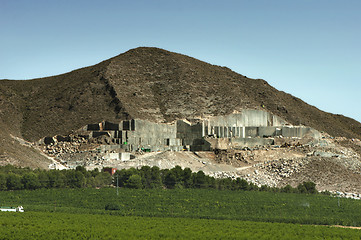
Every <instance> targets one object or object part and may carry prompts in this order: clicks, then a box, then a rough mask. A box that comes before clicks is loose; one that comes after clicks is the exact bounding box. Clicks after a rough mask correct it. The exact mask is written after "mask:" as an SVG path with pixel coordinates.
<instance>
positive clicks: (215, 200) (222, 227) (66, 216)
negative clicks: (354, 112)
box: [0, 188, 361, 239]
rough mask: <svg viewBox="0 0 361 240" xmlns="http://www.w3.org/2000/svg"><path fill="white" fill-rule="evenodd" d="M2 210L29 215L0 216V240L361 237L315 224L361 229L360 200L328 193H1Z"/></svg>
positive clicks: (360, 233)
mask: <svg viewBox="0 0 361 240" xmlns="http://www.w3.org/2000/svg"><path fill="white" fill-rule="evenodd" d="M0 205H2V206H18V205H22V206H24V208H25V211H26V212H25V213H4V212H2V213H0V225H1V229H0V239H45V238H46V239H49V236H51V238H52V239H114V238H119V237H121V238H123V239H129V238H130V239H131V238H143V239H144V238H147V239H158V238H169V239H185V238H186V239H192V238H193V239H197V238H203V239H225V238H229V239H234V238H237V239H301V238H302V239H333V238H334V239H340V238H341V239H361V230H356V229H340V228H334V227H327V226H313V225H315V224H316V225H350V226H360V225H361V212H360V211H359V210H360V209H361V201H359V200H351V199H337V198H334V197H330V196H325V195H305V194H290V193H271V192H254V191H219V190H209V189H208V190H206V189H178V190H162V189H158V190H136V189H119V195H117V194H116V189H115V188H103V189H39V190H34V191H26V190H22V191H2V192H0ZM109 206H111V207H110V208H111V209H117V210H105V209H106V208H107V207H109ZM20 230H21V231H20ZM15 233H16V234H20V233H21V234H23V235H14V234H15ZM14 236H17V237H14Z"/></svg>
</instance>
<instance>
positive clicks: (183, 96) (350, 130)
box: [0, 47, 361, 162]
mask: <svg viewBox="0 0 361 240" xmlns="http://www.w3.org/2000/svg"><path fill="white" fill-rule="evenodd" d="M244 108H251V109H261V108H264V109H265V110H268V111H270V112H272V113H274V114H276V115H278V116H280V117H282V118H284V119H285V120H287V121H288V122H290V123H292V124H304V125H308V126H311V127H313V128H315V129H317V130H320V131H324V132H327V133H329V134H330V135H332V136H343V137H348V138H361V124H360V123H359V122H357V121H355V120H353V119H350V118H347V117H344V116H340V115H334V114H330V113H326V112H323V111H320V110H319V109H317V108H316V107H314V106H310V105H308V104H306V103H305V102H303V101H302V100H300V99H298V98H296V97H293V96H291V95H289V94H287V93H284V92H281V91H278V90H276V89H275V88H273V87H272V86H270V85H269V84H268V83H267V82H266V81H264V80H261V79H250V78H247V77H246V76H243V75H241V74H238V73H235V72H233V71H231V70H230V69H228V68H226V67H220V66H215V65H211V64H208V63H205V62H202V61H199V60H197V59H194V58H191V57H188V56H184V55H181V54H177V53H172V52H168V51H166V50H162V49H158V48H145V47H142V48H136V49H132V50H129V51H128V52H125V53H123V54H121V55H119V56H116V57H114V58H111V59H109V60H106V61H104V62H101V63H99V64H97V65H94V66H90V67H86V68H82V69H78V70H75V71H72V72H70V73H66V74H62V75H58V76H53V77H47V78H41V79H33V80H26V81H10V80H1V81H0V127H1V128H2V131H1V133H0V137H1V141H2V143H1V146H0V158H2V159H5V158H6V157H9V156H10V157H11V158H13V159H30V160H29V161H30V162H31V159H33V158H34V156H32V155H31V154H30V153H29V152H28V150H29V149H27V148H26V146H23V145H20V144H19V143H18V141H16V140H14V139H15V138H14V137H20V138H24V139H26V140H28V141H36V140H38V139H40V138H42V137H44V136H53V135H56V134H67V133H70V132H71V131H73V130H76V129H78V128H80V127H82V126H84V125H86V124H88V123H95V122H100V121H101V120H109V121H117V120H118V119H129V118H140V119H148V120H153V121H158V122H171V121H173V120H176V119H179V118H201V117H204V116H210V115H223V114H228V113H232V112H236V111H240V110H241V109H244ZM10 134H11V135H12V136H14V137H11V136H10ZM17 144H18V145H19V146H21V147H19V148H17V147H16V146H17ZM22 147H25V150H21V149H22ZM13 148H14V149H13ZM11 149H13V150H11ZM34 154H35V153H34ZM24 156H26V157H24ZM39 158H41V157H39ZM0 160H1V159H0ZM24 161H25V160H24ZM39 161H41V159H39Z"/></svg>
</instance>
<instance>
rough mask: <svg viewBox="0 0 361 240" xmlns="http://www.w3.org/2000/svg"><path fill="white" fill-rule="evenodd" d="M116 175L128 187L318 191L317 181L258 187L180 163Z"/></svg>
mask: <svg viewBox="0 0 361 240" xmlns="http://www.w3.org/2000/svg"><path fill="white" fill-rule="evenodd" d="M114 176H115V177H114V185H116V186H119V187H124V188H138V189H150V188H166V189H174V188H210V189H219V190H226V189H227V190H245V191H270V192H287V193H311V194H313V193H317V190H316V184H315V183H313V182H303V183H302V184H299V185H298V187H297V188H293V187H291V186H290V185H287V186H285V187H283V188H276V187H269V186H267V185H262V186H260V187H258V186H257V185H255V184H253V183H248V182H247V181H246V180H245V179H242V178H235V179H232V178H214V177H211V176H208V175H206V174H205V173H204V172H203V171H198V172H192V170H191V169H190V168H184V169H182V168H181V167H180V166H175V167H174V168H172V169H159V168H158V167H156V166H154V167H149V166H143V167H141V168H139V169H136V168H129V169H121V170H118V171H116V173H115V174H114Z"/></svg>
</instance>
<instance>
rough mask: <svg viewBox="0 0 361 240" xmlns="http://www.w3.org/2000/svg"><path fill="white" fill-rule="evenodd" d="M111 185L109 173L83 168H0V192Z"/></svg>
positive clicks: (9, 166)
mask: <svg viewBox="0 0 361 240" xmlns="http://www.w3.org/2000/svg"><path fill="white" fill-rule="evenodd" d="M110 184H112V177H111V176H110V174H109V173H106V172H99V170H98V169H95V170H93V171H86V170H85V168H83V167H77V168H76V169H72V170H61V171H60V170H50V171H46V170H41V169H35V170H32V169H30V168H17V167H14V166H11V165H7V166H4V167H0V190H22V189H28V190H34V189H38V188H66V187H68V188H81V187H104V186H109V185H110Z"/></svg>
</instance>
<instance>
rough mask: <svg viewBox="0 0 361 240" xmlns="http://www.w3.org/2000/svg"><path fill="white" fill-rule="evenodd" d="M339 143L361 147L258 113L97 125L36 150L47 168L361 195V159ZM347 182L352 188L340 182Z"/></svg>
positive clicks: (47, 139)
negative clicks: (149, 170)
mask: <svg viewBox="0 0 361 240" xmlns="http://www.w3.org/2000/svg"><path fill="white" fill-rule="evenodd" d="M340 141H348V142H349V144H351V145H352V144H354V145H355V146H357V145H359V146H361V145H360V141H359V140H357V139H353V140H347V139H346V138H344V139H343V138H333V137H330V136H328V135H327V134H325V133H320V132H318V131H316V130H315V129H313V128H310V127H307V126H293V125H290V124H289V123H287V122H286V121H285V120H283V119H281V118H279V117H278V116H275V115H273V114H271V113H269V112H267V111H264V110H243V111H241V112H240V113H236V114H229V115H225V116H215V117H208V118H199V119H188V120H186V119H184V120H177V121H175V122H173V123H155V122H151V121H147V120H140V119H132V120H123V121H119V122H117V123H115V122H108V121H102V122H100V123H90V124H88V125H86V126H84V127H83V128H81V129H79V130H78V131H76V132H74V133H73V134H71V135H68V136H54V137H45V138H43V139H42V140H41V141H39V142H38V144H39V147H40V148H41V150H42V151H43V152H44V153H45V154H47V155H48V156H49V157H52V158H53V159H54V163H53V164H51V165H50V166H49V168H75V167H76V166H78V165H81V166H84V167H86V168H87V169H94V168H98V169H102V168H103V167H114V168H118V169H122V168H130V167H135V168H137V167H141V166H144V165H147V166H158V167H160V168H172V167H174V166H176V165H179V166H181V167H183V168H185V167H189V168H191V169H192V171H199V170H202V171H204V172H205V173H206V174H208V175H210V176H214V177H217V178H225V177H230V178H237V177H241V178H244V179H246V180H248V181H251V182H253V183H255V184H257V185H259V186H261V185H268V186H275V187H282V186H285V185H287V184H291V185H292V186H297V185H298V184H299V183H300V182H303V181H314V182H315V183H316V184H317V187H318V190H320V191H322V190H328V191H345V192H361V187H360V182H361V181H359V180H361V177H360V176H361V175H360V173H361V164H360V155H359V154H358V153H357V152H356V151H354V150H353V149H352V148H351V147H343V146H341V145H340V144H339V142H340ZM326 166H327V170H328V171H327V173H325V168H326ZM322 173H324V174H322ZM320 176H322V177H320ZM346 178H347V179H350V178H352V179H354V181H352V182H350V181H342V179H346ZM334 179H337V180H338V181H337V184H334V182H335V181H334Z"/></svg>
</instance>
